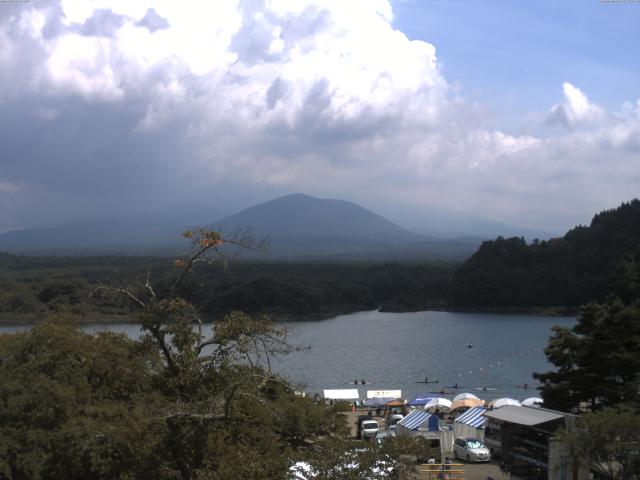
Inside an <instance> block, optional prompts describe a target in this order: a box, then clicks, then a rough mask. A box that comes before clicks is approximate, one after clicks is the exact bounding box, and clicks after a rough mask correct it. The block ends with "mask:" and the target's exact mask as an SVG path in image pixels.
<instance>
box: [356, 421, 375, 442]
mask: <svg viewBox="0 0 640 480" xmlns="http://www.w3.org/2000/svg"><path fill="white" fill-rule="evenodd" d="M379 430H380V425H378V422H377V421H375V420H364V421H363V422H362V423H361V427H360V435H361V438H362V439H363V440H366V439H367V438H369V437H375V436H376V434H377V433H378V431H379Z"/></svg>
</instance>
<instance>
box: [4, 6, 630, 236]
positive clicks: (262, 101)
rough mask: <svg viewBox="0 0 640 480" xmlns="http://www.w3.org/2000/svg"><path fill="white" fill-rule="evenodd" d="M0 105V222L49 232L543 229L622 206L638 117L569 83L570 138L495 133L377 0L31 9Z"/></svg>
mask: <svg viewBox="0 0 640 480" xmlns="http://www.w3.org/2000/svg"><path fill="white" fill-rule="evenodd" d="M0 87H2V88H0V108H2V109H3V110H2V111H3V117H4V118H8V119H10V122H8V123H7V124H6V125H5V128H4V129H3V130H2V131H0V144H2V145H3V147H2V148H3V150H4V152H3V153H6V155H2V160H0V162H2V171H3V175H7V178H16V179H21V181H24V182H25V183H24V185H25V187H24V188H23V189H22V190H21V191H20V192H16V202H17V200H18V199H17V197H18V196H20V199H19V200H21V201H24V202H25V205H26V206H23V207H20V209H19V210H18V208H17V207H15V208H14V210H13V212H14V213H13V214H12V215H13V217H12V220H11V222H13V223H15V222H16V218H17V213H16V212H18V211H20V214H21V215H23V216H24V217H25V218H26V217H29V216H32V218H33V219H34V220H33V221H34V222H35V221H36V220H35V219H36V217H37V215H38V212H39V211H41V210H42V208H43V207H42V205H39V204H37V203H36V202H34V201H33V200H30V198H35V196H34V195H35V192H37V196H38V197H39V198H46V199H49V200H48V203H49V204H50V205H55V206H56V210H55V212H54V213H55V215H62V214H63V213H64V212H66V211H67V210H68V211H71V212H74V211H75V212H76V213H77V214H78V215H90V214H91V213H92V212H105V211H108V210H109V209H111V210H113V209H118V210H123V209H125V210H126V209H133V208H139V207H140V205H142V204H146V205H148V208H160V207H161V206H163V205H166V204H167V203H168V202H172V201H173V202H177V201H180V202H188V201H196V200H197V199H198V198H209V197H207V195H211V192H212V191H215V192H216V193H217V194H219V195H220V196H221V198H231V197H234V196H235V198H240V197H241V196H242V195H246V196H247V198H254V197H255V196H256V195H255V194H253V193H251V192H262V193H261V194H262V195H263V197H264V196H265V195H270V194H277V193H284V192H291V191H306V192H308V193H312V194H317V195H320V196H334V197H343V198H349V199H352V200H356V201H362V202H364V203H366V204H367V205H368V206H371V207H372V208H374V209H376V208H380V209H383V208H390V207H389V206H390V205H391V206H393V205H395V206H396V207H395V208H405V207H406V206H407V205H411V206H413V208H416V209H418V210H419V209H420V208H439V209H457V210H467V211H470V212H475V213H483V214H488V215H489V216H493V217H495V218H499V219H501V220H504V221H513V222H515V223H522V224H528V225H530V226H543V227H544V226H547V225H549V224H553V225H566V222H571V221H573V220H571V219H575V218H576V217H577V216H579V215H584V213H585V212H588V213H592V212H593V211H596V210H598V209H600V208H602V207H603V206H612V205H615V203H617V202H619V201H621V200H624V199H628V198H630V197H631V196H633V195H636V194H637V185H638V173H637V172H640V165H638V155H637V153H638V151H639V149H640V134H639V131H640V128H639V123H640V104H629V105H626V106H624V107H623V108H621V110H620V111H618V112H611V111H607V110H606V109H605V108H604V107H602V106H599V105H596V104H595V103H593V102H592V101H590V100H589V98H588V97H587V96H586V94H585V93H583V92H582V91H581V90H580V89H578V88H577V87H575V86H573V85H572V84H571V83H568V82H565V83H564V84H563V85H562V94H563V97H562V101H561V102H560V103H558V104H557V105H554V106H553V107H551V109H548V111H549V114H548V115H547V118H546V122H547V123H552V124H553V123H555V124H558V123H559V124H561V125H564V126H565V127H567V128H563V129H559V130H554V131H553V132H552V133H551V134H549V135H545V136H543V135H539V136H537V137H534V136H529V135H515V134H507V133H505V132H502V131H499V130H498V129H496V128H494V127H493V126H492V125H491V119H490V118H489V117H488V115H487V113H486V110H485V109H484V108H483V106H482V105H476V104H474V103H471V102H469V101H467V100H466V99H465V98H464V97H463V96H461V95H460V94H459V93H457V91H455V90H454V89H452V88H451V86H450V84H449V83H448V82H447V80H446V78H445V77H444V75H443V73H442V70H441V67H440V63H439V60H438V56H437V51H436V48H435V46H434V45H432V44H430V43H428V42H425V41H419V40H411V39H410V38H408V37H407V36H406V35H405V34H404V33H403V32H402V31H400V30H398V29H397V28H395V27H394V25H393V11H392V8H391V4H390V2H388V1H385V0H375V1H374V0H362V1H349V2H344V1H338V0H315V1H312V0H307V1H302V0H295V1H294V0H247V1H229V2H208V3H200V4H197V5H194V4H184V3H177V2H173V1H168V0H158V1H154V2H145V1H135V2H118V3H113V2H110V1H109V2H108V1H106V0H100V1H93V2H92V1H83V2H80V1H71V0H61V1H57V2H56V1H51V2H38V3H37V4H36V3H35V2H34V3H29V4H25V5H23V6H21V8H20V9H17V8H13V9H12V10H11V13H10V14H6V15H3V16H2V17H1V18H0ZM541 109H545V110H547V107H546V106H541ZM5 172H6V173H5ZM243 192H246V193H243ZM21 195H22V196H21ZM252 195H253V196H252ZM40 203H42V202H40ZM16 204H17V203H16ZM51 208H53V207H51ZM63 211H64V212H63ZM387 211H388V212H390V210H387ZM390 213H391V212H390ZM2 215H5V216H8V215H9V213H7V212H6V209H5V212H4V213H2ZM41 215H48V216H49V217H51V216H52V215H53V214H51V213H49V214H44V213H43V214H41ZM7 218H8V217H7ZM2 221H3V220H2V219H1V218H0V223H2ZM7 222H9V220H5V223H7ZM0 227H2V225H0Z"/></svg>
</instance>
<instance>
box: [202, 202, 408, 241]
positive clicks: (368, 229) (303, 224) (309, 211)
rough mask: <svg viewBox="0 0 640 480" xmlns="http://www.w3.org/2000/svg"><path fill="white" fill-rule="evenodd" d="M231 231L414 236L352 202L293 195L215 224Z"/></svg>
mask: <svg viewBox="0 0 640 480" xmlns="http://www.w3.org/2000/svg"><path fill="white" fill-rule="evenodd" d="M214 226H215V227H217V228H222V229H224V230H227V231H229V230H233V229H238V228H247V227H250V228H252V229H254V231H255V233H256V234H257V235H268V236H270V237H271V238H285V237H286V238H291V239H292V238H317V239H327V238H334V239H336V238H340V239H343V240H344V239H352V240H356V239H357V240H362V239H367V240H368V241H378V240H385V241H386V240H394V239H395V240H400V239H406V238H407V237H413V234H412V233H410V232H408V231H407V230H405V229H403V228H402V227H400V226H398V225H396V224H395V223H393V222H391V221H389V220H387V219H386V218H384V217H381V216H380V215H377V214H375V213H373V212H372V211H370V210H367V209H366V208H363V207H361V206H359V205H357V204H355V203H352V202H348V201H345V200H334V199H322V198H316V197H312V196H310V195H306V194H303V193H292V194H290V195H285V196H282V197H277V198H274V199H273V200H269V201H267V202H264V203H261V204H258V205H254V206H252V207H249V208H247V209H245V210H242V211H241V212H238V213H236V214H234V215H231V216H229V217H226V218H224V219H222V220H220V221H218V222H216V223H215V224H214Z"/></svg>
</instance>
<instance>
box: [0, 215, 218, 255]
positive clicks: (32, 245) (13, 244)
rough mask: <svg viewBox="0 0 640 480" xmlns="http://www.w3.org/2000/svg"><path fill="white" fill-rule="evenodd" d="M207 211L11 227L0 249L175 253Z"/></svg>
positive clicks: (42, 252)
mask: <svg viewBox="0 0 640 480" xmlns="http://www.w3.org/2000/svg"><path fill="white" fill-rule="evenodd" d="M209 214H210V210H209V211H208V212H207V213H204V212H202V211H200V210H197V209H189V210H176V211H171V212H163V213H155V214H144V215H142V214H141V215H136V216H126V217H120V218H105V219H99V220H87V221H80V222H75V223H70V224H67V225H61V226H55V227H47V228H30V229H24V230H13V231H9V232H6V233H3V234H1V235H0V250H5V251H9V252H19V253H31V254H60V255H89V254H96V253H97V254H103V253H134V254H138V253H142V254H148V253H171V254H174V253H175V252H179V251H182V250H184V249H185V247H186V244H185V242H184V241H183V240H184V239H181V237H180V234H181V232H183V231H184V230H186V229H187V228H190V227H191V226H192V225H194V224H198V223H199V219H200V218H203V217H204V216H205V215H209Z"/></svg>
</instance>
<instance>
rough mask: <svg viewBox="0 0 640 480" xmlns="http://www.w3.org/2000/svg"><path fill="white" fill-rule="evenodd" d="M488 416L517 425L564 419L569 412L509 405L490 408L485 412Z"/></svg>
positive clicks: (530, 424) (531, 424)
mask: <svg viewBox="0 0 640 480" xmlns="http://www.w3.org/2000/svg"><path fill="white" fill-rule="evenodd" d="M484 416H485V417H487V418H493V419H495V420H502V421H503V422H509V423H515V424H517V425H526V426H529V427H531V426H534V425H540V424H541V423H547V422H551V421H553V420H560V419H563V418H564V417H565V416H567V414H564V413H561V412H554V411H553V410H546V409H544V408H533V407H516V406H515V405H507V406H504V407H501V408H498V409H496V410H488V411H486V412H485V414H484Z"/></svg>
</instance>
